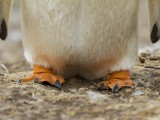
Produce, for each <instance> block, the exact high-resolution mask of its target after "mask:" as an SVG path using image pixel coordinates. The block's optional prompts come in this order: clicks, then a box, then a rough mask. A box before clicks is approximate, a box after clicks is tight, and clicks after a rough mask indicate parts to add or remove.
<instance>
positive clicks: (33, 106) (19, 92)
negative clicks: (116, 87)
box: [0, 56, 160, 120]
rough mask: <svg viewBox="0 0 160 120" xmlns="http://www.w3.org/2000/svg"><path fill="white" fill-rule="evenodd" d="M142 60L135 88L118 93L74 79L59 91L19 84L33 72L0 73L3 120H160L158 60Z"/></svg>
mask: <svg viewBox="0 0 160 120" xmlns="http://www.w3.org/2000/svg"><path fill="white" fill-rule="evenodd" d="M140 61H141V62H142V63H138V64H137V65H135V66H134V68H133V71H132V73H131V77H132V79H133V80H134V82H135V86H134V87H132V88H124V89H122V90H121V91H119V92H118V93H112V92H111V91H97V90H96V84H97V82H100V81H92V82H90V81H87V80H83V79H81V78H71V79H69V80H67V81H66V83H65V84H64V85H63V90H62V91H59V90H58V89H56V88H54V87H53V86H50V85H40V84H36V83H34V82H30V83H21V82H20V81H19V80H20V79H22V78H23V77H24V76H27V75H29V74H31V72H17V73H16V72H14V73H10V74H1V75H0V84H1V86H0V119H3V120H11V119H12V120H13V119H14V120H22V118H23V119H24V120H36V119H48V120H76V119H81V120H85V119H87V120H91V119H92V120H106V119H108V120H158V119H159V118H160V80H159V78H160V66H159V65H160V64H159V62H160V61H159V57H146V56H145V57H141V58H140ZM20 66H21V65H20ZM24 66H25V65H24ZM17 67H18V66H17ZM16 70H17V68H16Z"/></svg>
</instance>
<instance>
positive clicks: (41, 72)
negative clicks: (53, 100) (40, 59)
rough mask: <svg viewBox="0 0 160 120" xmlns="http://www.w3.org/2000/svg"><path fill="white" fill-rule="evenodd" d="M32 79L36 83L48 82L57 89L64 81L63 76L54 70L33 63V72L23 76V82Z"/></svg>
mask: <svg viewBox="0 0 160 120" xmlns="http://www.w3.org/2000/svg"><path fill="white" fill-rule="evenodd" d="M33 80H34V81H35V82H37V83H43V82H48V83H49V84H51V85H54V86H55V87H57V88H59V89H61V84H62V83H63V82H64V78H63V77H62V76H60V75H57V74H56V72H54V71H52V70H51V69H48V68H44V67H43V66H38V65H34V70H33V74H32V75H31V76H29V77H26V78H24V79H23V82H29V81H33Z"/></svg>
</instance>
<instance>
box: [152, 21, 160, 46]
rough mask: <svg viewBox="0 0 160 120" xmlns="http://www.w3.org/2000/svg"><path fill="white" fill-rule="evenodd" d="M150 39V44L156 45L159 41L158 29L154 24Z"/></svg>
mask: <svg viewBox="0 0 160 120" xmlns="http://www.w3.org/2000/svg"><path fill="white" fill-rule="evenodd" d="M150 37H151V41H152V43H156V42H157V41H158V40H159V36H158V27H157V25H156V23H155V24H154V26H153V29H152V32H151V36H150Z"/></svg>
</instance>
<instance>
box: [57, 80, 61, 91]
mask: <svg viewBox="0 0 160 120" xmlns="http://www.w3.org/2000/svg"><path fill="white" fill-rule="evenodd" d="M55 87H57V88H58V89H59V90H62V89H61V84H60V82H59V81H58V80H56V82H55Z"/></svg>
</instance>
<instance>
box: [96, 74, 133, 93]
mask: <svg viewBox="0 0 160 120" xmlns="http://www.w3.org/2000/svg"><path fill="white" fill-rule="evenodd" d="M133 84H134V82H133V81H132V80H131V79H130V74H129V71H118V72H113V73H111V74H109V75H108V76H107V78H106V79H105V80H104V81H102V82H101V83H100V84H99V85H98V90H105V89H107V90H108V89H111V90H112V92H118V90H119V89H121V88H122V87H131V86H132V85H133Z"/></svg>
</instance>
